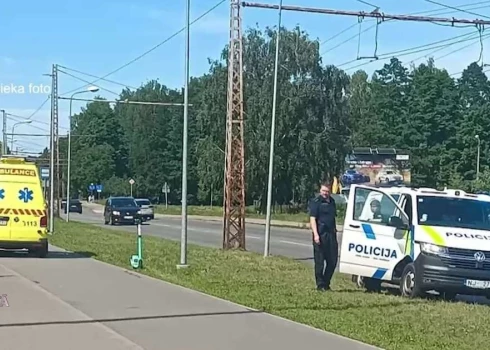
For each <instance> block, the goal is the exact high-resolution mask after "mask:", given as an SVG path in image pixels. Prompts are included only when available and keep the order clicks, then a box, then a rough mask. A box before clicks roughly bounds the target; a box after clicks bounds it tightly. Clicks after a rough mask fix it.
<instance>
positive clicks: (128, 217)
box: [124, 216, 133, 219]
mask: <svg viewBox="0 0 490 350" xmlns="http://www.w3.org/2000/svg"><path fill="white" fill-rule="evenodd" d="M124 218H125V219H132V218H133V217H132V216H125V217H124Z"/></svg>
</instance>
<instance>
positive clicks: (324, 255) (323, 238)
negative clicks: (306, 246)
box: [313, 232, 339, 288]
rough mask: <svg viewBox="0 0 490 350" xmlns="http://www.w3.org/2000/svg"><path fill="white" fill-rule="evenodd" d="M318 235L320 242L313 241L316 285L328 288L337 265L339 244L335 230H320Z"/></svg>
mask: <svg viewBox="0 0 490 350" xmlns="http://www.w3.org/2000/svg"><path fill="white" fill-rule="evenodd" d="M319 235H320V244H317V243H315V241H313V258H314V260H315V279H316V285H317V288H330V280H331V279H332V276H333V273H334V272H335V267H336V266H337V260H338V255H339V244H338V242H337V235H336V234H335V232H328V233H323V232H322V233H320V234H319ZM325 265H326V266H325Z"/></svg>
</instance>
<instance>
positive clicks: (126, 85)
mask: <svg viewBox="0 0 490 350" xmlns="http://www.w3.org/2000/svg"><path fill="white" fill-rule="evenodd" d="M58 67H61V68H63V69H66V70H70V71H72V72H75V73H78V74H82V75H86V76H88V77H91V78H95V79H99V81H100V80H102V81H106V82H108V83H111V84H114V85H119V86H122V87H125V88H129V89H133V90H138V88H137V87H134V86H131V85H128V84H123V83H119V82H117V81H114V80H110V79H105V78H101V77H99V76H97V75H93V74H90V73H86V72H82V71H79V70H77V69H73V68H69V67H65V66H62V65H58Z"/></svg>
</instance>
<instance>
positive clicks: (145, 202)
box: [135, 198, 155, 220]
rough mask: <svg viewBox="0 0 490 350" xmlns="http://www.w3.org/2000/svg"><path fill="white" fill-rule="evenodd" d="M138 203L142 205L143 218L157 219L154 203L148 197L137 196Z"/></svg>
mask: <svg viewBox="0 0 490 350" xmlns="http://www.w3.org/2000/svg"><path fill="white" fill-rule="evenodd" d="M135 200H136V204H138V206H139V207H140V210H141V214H140V215H141V218H142V219H143V220H153V219H155V213H154V211H153V204H151V202H150V200H149V199H148V198H136V199H135Z"/></svg>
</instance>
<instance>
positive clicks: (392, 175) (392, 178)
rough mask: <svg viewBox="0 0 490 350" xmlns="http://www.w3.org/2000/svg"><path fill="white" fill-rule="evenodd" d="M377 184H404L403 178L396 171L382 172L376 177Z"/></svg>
mask: <svg viewBox="0 0 490 350" xmlns="http://www.w3.org/2000/svg"><path fill="white" fill-rule="evenodd" d="M376 182H377V183H382V182H384V183H393V182H396V183H399V182H403V176H402V175H400V173H398V172H396V171H394V170H382V171H380V172H379V173H378V175H377V176H376Z"/></svg>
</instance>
